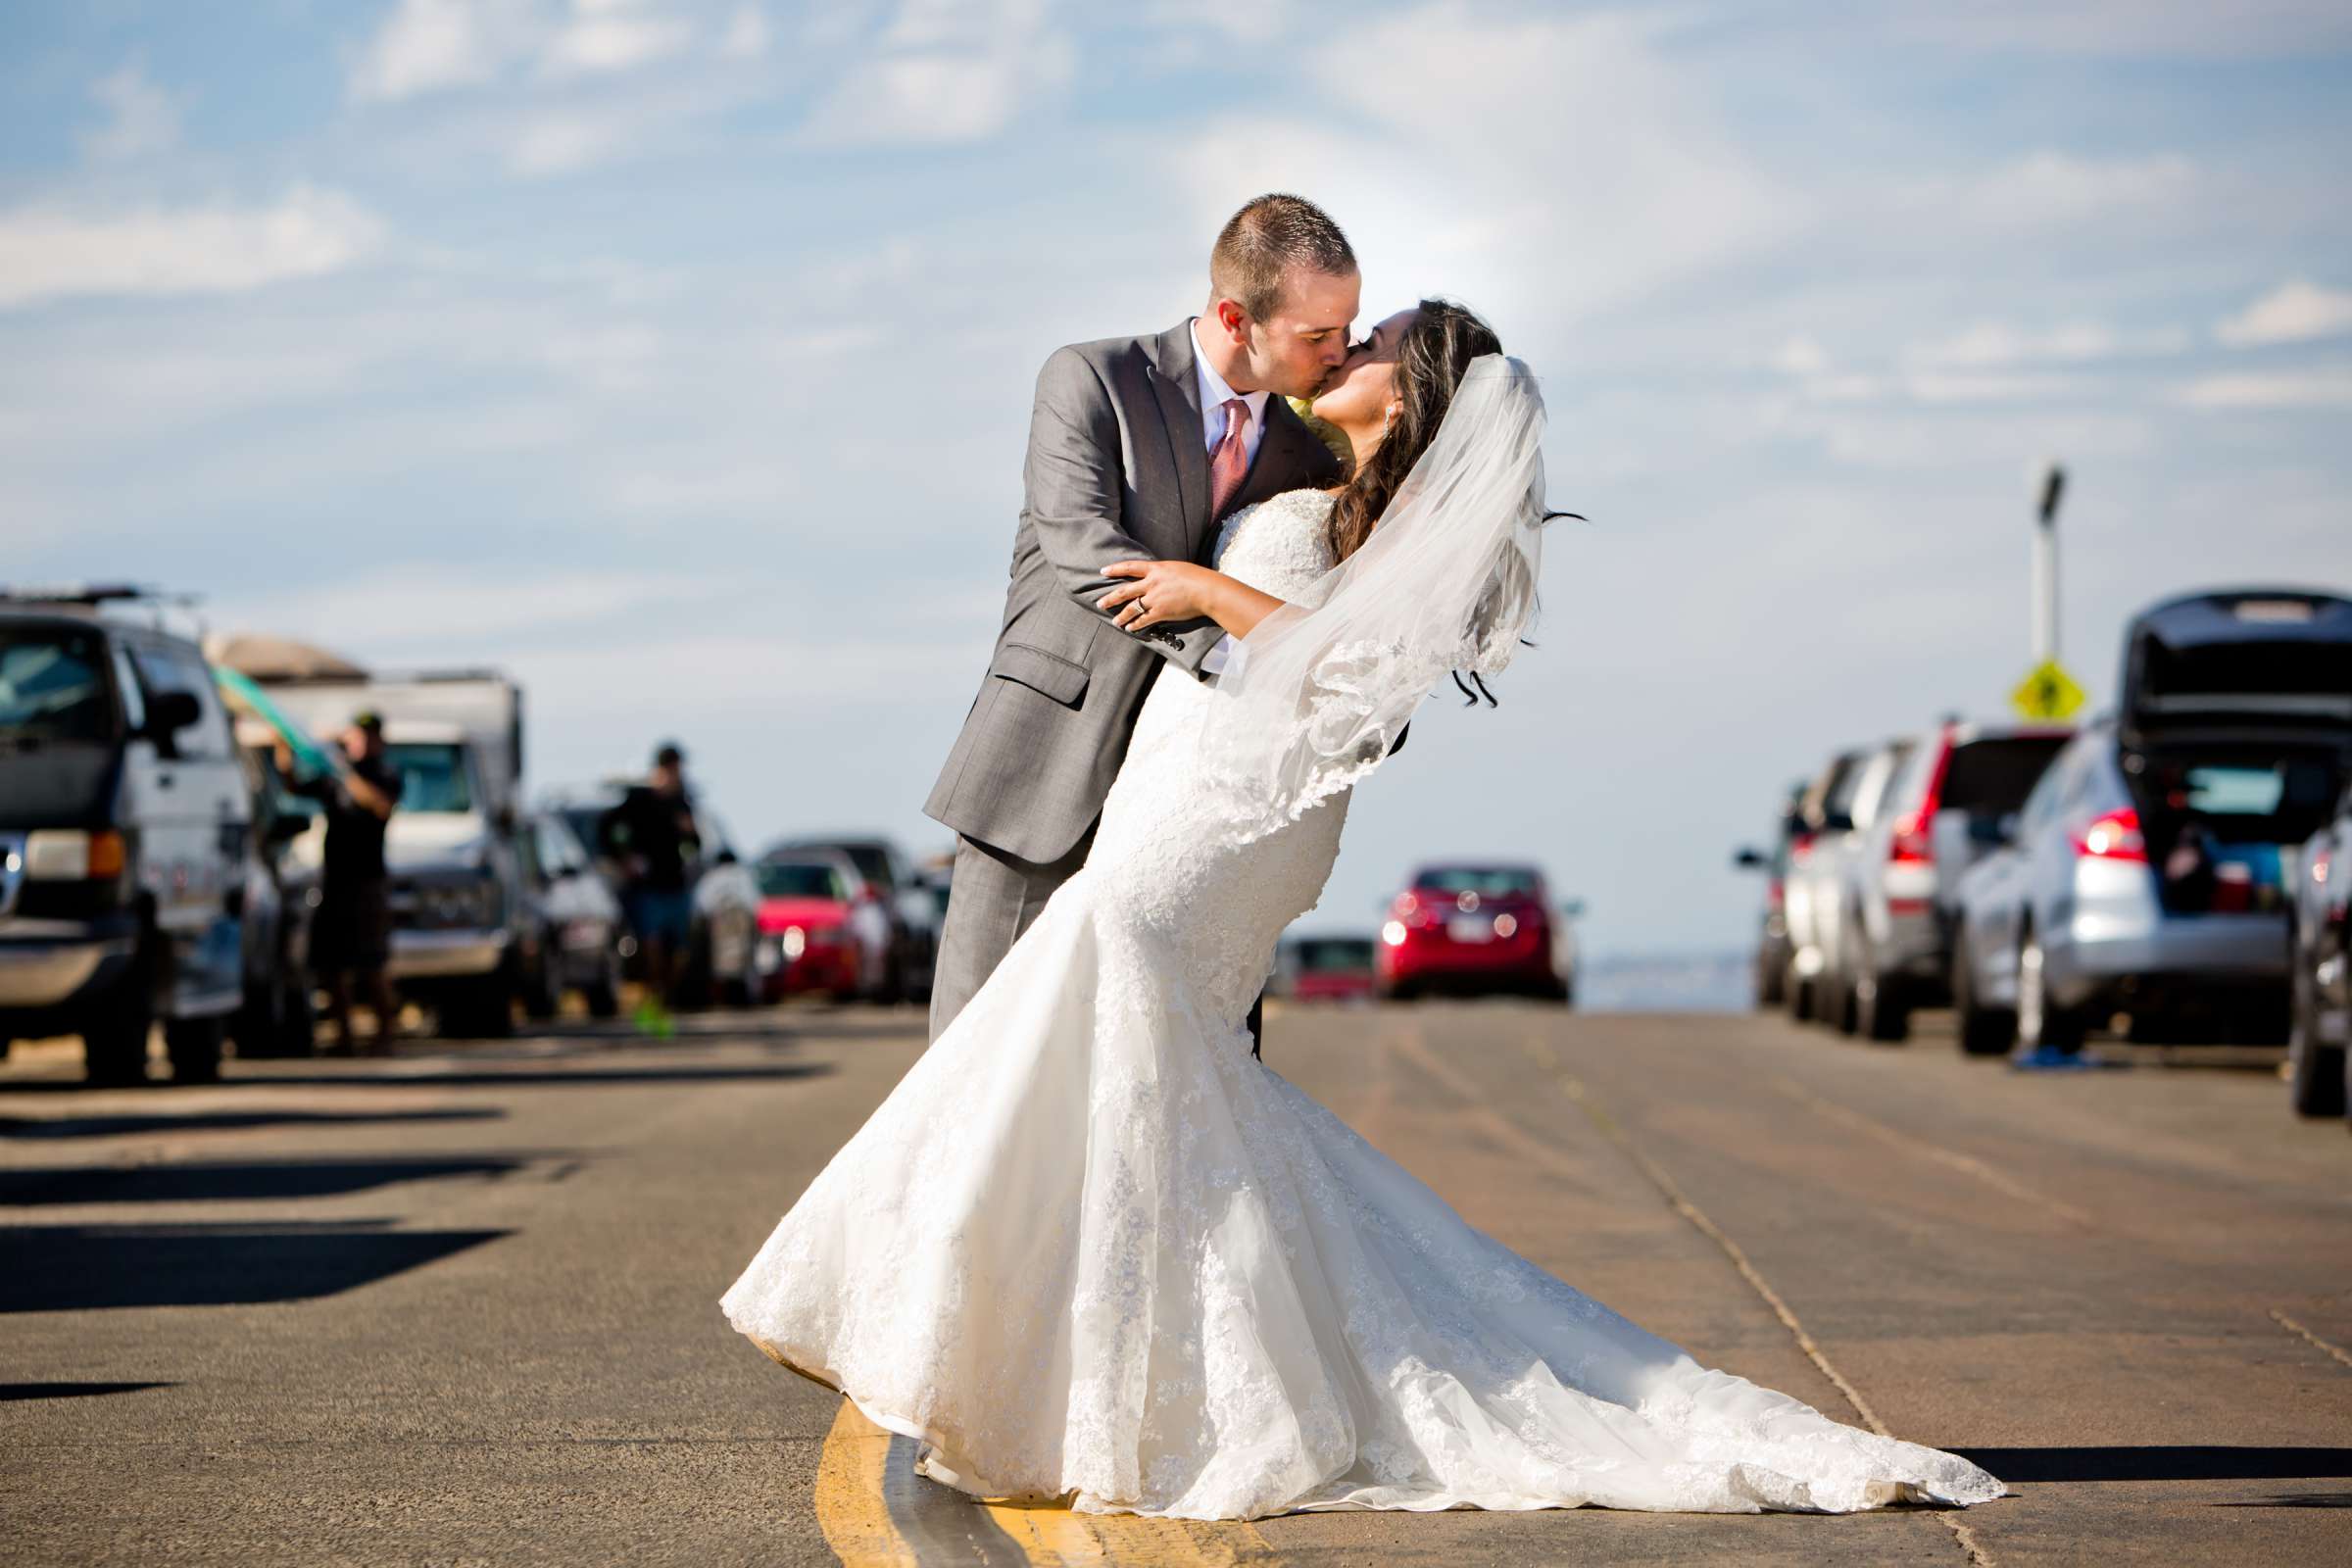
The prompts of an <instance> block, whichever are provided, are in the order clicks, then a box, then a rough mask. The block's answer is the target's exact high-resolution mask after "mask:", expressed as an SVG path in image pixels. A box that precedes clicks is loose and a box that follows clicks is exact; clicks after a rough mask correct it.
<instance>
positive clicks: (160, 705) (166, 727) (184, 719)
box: [147, 692, 204, 741]
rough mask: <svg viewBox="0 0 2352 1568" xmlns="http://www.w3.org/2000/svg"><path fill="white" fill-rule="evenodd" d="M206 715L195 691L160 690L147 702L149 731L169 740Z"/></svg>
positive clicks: (159, 737)
mask: <svg viewBox="0 0 2352 1568" xmlns="http://www.w3.org/2000/svg"><path fill="white" fill-rule="evenodd" d="M203 716H204V705H203V704H202V703H200V702H198V701H197V700H196V694H195V693H194V692H158V693H156V694H155V696H153V697H152V698H150V699H148V702H147V733H148V734H149V735H150V736H152V737H154V738H155V739H156V740H159V741H169V740H171V739H172V736H174V735H176V734H178V733H179V732H180V731H181V730H183V729H186V728H187V727H188V726H189V725H190V724H193V723H195V722H196V721H197V720H198V719H200V718H202V717H203Z"/></svg>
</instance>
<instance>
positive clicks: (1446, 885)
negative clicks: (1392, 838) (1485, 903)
mask: <svg viewBox="0 0 2352 1568" xmlns="http://www.w3.org/2000/svg"><path fill="white" fill-rule="evenodd" d="M1413 886H1414V887H1416V888H1418V889H1420V890H1421V891H1423V892H1425V893H1475V894H1477V895H1478V896H1479V897H1480V898H1482V899H1493V898H1499V897H1501V896H1503V895H1505V894H1510V893H1524V894H1528V895H1531V896H1532V895H1533V894H1534V893H1535V892H1536V891H1537V884H1536V873H1535V872H1533V871H1530V870H1527V869H1525V868H1524V867H1517V866H1476V865H1445V866H1439V867H1438V868H1437V869H1435V870H1431V871H1424V872H1422V873H1421V874H1420V876H1419V877H1417V878H1415V879H1414V882H1413Z"/></svg>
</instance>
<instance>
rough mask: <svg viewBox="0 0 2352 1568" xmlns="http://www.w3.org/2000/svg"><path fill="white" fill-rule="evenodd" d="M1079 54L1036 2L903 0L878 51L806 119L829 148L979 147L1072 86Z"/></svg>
mask: <svg viewBox="0 0 2352 1568" xmlns="http://www.w3.org/2000/svg"><path fill="white" fill-rule="evenodd" d="M1076 66H1077V53H1076V50H1075V48H1074V47H1073V46H1072V44H1071V42H1070V40H1069V39H1068V37H1067V36H1065V35H1064V34H1062V33H1060V32H1057V31H1055V30H1053V29H1051V28H1049V27H1048V26H1047V25H1046V24H1045V14H1044V8H1043V7H1042V6H1041V5H1039V4H1036V3H1035V0H1009V3H1002V4H996V5H982V6H969V5H959V4H956V3H954V0H906V3H905V4H903V5H902V6H901V7H900V9H899V11H898V13H897V14H896V16H895V17H894V18H893V20H892V22H891V25H889V26H888V27H887V28H885V29H884V31H883V34H882V47H881V50H880V52H879V53H877V54H875V55H873V56H872V57H870V58H868V59H866V60H863V61H861V62H859V63H858V64H856V65H854V66H852V67H851V68H850V70H849V72H848V73H847V74H846V75H845V76H844V77H843V79H842V80H841V82H840V84H839V85H838V86H837V87H835V88H834V90H833V91H832V92H831V93H829V94H828V95H826V97H825V99H824V101H823V102H822V103H820V104H819V105H818V106H817V108H816V110H815V111H814V113H812V114H811V115H810V116H809V123H808V127H807V130H808V134H809V137H810V138H811V139H812V140H815V141H819V142H828V143H854V144H880V143H890V142H969V141H981V140H984V139H986V138H988V137H990V136H994V135H996V134H997V133H998V132H1000V131H1002V130H1003V129H1005V126H1007V125H1009V124H1010V123H1012V121H1013V119H1014V117H1015V116H1016V115H1017V114H1018V113H1019V112H1020V111H1021V110H1022V109H1023V108H1024V107H1025V106H1026V105H1027V104H1028V103H1029V101H1030V100H1032V99H1033V98H1035V97H1037V96H1039V95H1041V94H1044V93H1048V92H1051V91H1053V90H1054V89H1055V88H1058V87H1060V86H1062V85H1063V84H1065V83H1066V82H1067V81H1068V80H1069V79H1070V77H1071V75H1072V73H1074V72H1075V70H1076Z"/></svg>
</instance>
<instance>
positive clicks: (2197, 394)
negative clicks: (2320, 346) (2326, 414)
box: [2178, 367, 2352, 409]
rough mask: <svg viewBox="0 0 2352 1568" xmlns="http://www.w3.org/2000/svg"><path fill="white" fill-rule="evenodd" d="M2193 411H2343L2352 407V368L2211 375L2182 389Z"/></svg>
mask: <svg viewBox="0 0 2352 1568" xmlns="http://www.w3.org/2000/svg"><path fill="white" fill-rule="evenodd" d="M2178 400H2179V401H2180V402H2181V403H2184V404H2186V405H2188V406H2189V407H2190V408H2192V409H2340V408H2345V407H2352V367H2334V368H2325V369H2317V370H2278V371H2270V372H2263V371H2254V372H2245V373H2239V374H2231V375H2209V376H2205V377H2203V378H2201V379H2199V380H2195V381H2191V382H2189V383H2187V384H2186V385H2185V386H2183V387H2181V388H2180V389H2179V392H2178Z"/></svg>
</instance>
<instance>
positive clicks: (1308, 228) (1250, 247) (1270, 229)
mask: <svg viewBox="0 0 2352 1568" xmlns="http://www.w3.org/2000/svg"><path fill="white" fill-rule="evenodd" d="M1298 268H1304V269H1306V270H1309V271H1314V272H1322V273H1326V274H1328V275H1330V276H1333V277H1342V276H1345V275H1346V274H1348V273H1349V272H1352V271H1355V270H1357V269H1356V265H1355V251H1354V250H1353V248H1352V247H1350V246H1349V245H1348V236H1347V235H1345V234H1343V233H1341V232H1340V225H1339V224H1337V223H1335V222H1333V221H1331V215H1330V214H1329V213H1327V212H1325V211H1324V210H1323V209H1322V208H1320V207H1317V206H1316V205H1315V204H1314V203H1313V202H1310V201H1308V200H1307V199H1306V198H1304V197H1303V196H1289V195H1285V194H1283V193H1282V192H1280V191H1277V192H1275V193H1273V194H1271V195H1267V196H1260V197H1258V198H1256V199H1255V200H1253V201H1251V202H1249V203H1247V204H1246V205H1245V206H1244V207H1243V208H1242V210H1241V211H1240V212H1238V213H1236V214H1234V215H1233V217H1232V218H1230V219H1228V220H1227V221H1226V223H1225V227H1224V228H1223V229H1222V230H1221V231H1219V233H1218V235H1217V243H1216V248H1215V249H1213V250H1211V251H1210V252H1209V253H1208V282H1209V286H1210V287H1211V288H1213V289H1215V290H1216V292H1217V297H1218V298H1219V299H1228V300H1232V301H1233V302H1234V303H1235V304H1237V305H1239V306H1241V308H1242V309H1243V310H1244V311H1245V312H1247V313H1248V314H1249V317H1250V319H1251V320H1253V321H1263V320H1268V319H1272V317H1273V315H1274V313H1275V312H1276V311H1278V310H1280V309H1281V308H1282V291H1283V285H1284V284H1285V283H1286V282H1288V281H1289V278H1290V275H1291V272H1292V271H1293V270H1295V269H1298Z"/></svg>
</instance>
